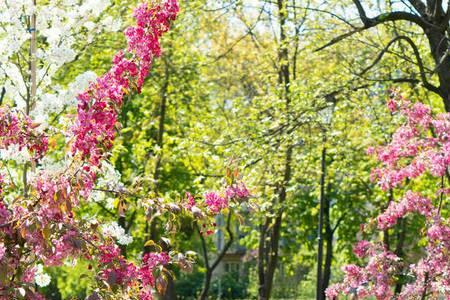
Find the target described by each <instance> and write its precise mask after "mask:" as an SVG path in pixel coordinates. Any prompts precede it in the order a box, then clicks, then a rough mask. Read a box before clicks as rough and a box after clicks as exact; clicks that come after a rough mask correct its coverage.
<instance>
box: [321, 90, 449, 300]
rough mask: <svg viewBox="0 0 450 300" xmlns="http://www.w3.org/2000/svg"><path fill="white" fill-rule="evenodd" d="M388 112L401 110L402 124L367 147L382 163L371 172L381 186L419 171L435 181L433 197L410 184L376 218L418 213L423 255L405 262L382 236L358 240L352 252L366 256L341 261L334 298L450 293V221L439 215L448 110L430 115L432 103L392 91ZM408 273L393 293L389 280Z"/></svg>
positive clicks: (382, 222) (382, 223) (390, 221)
mask: <svg viewBox="0 0 450 300" xmlns="http://www.w3.org/2000/svg"><path fill="white" fill-rule="evenodd" d="M388 108H389V109H390V111H391V112H392V113H399V115H400V116H401V118H402V120H403V124H402V125H401V126H400V127H399V128H398V129H397V130H396V131H395V133H394V134H393V136H392V141H391V142H390V143H389V144H387V145H385V146H380V147H377V148H371V149H369V151H368V152H369V153H371V154H376V156H377V159H378V160H379V162H380V164H381V167H379V168H377V169H375V170H374V171H373V173H372V179H373V180H375V181H376V182H377V183H378V184H379V185H380V186H381V187H382V188H383V189H385V190H386V189H392V188H394V187H399V186H401V185H402V184H403V183H404V182H405V179H409V180H414V179H416V178H418V177H420V176H421V175H423V174H426V173H427V174H428V175H429V176H430V177H432V178H433V177H434V178H435V179H436V180H437V182H438V183H439V184H438V186H439V188H438V189H437V191H436V195H437V201H435V202H433V201H431V199H429V198H427V197H425V196H423V195H422V194H421V193H419V192H413V191H411V190H408V191H406V192H405V194H404V196H403V197H402V198H401V199H400V200H399V201H398V202H394V201H393V202H391V203H390V204H389V206H388V207H387V209H386V210H385V211H384V212H382V213H381V214H380V215H379V216H378V218H377V221H378V229H379V230H388V229H389V228H391V227H393V226H394V225H395V224H396V223H397V221H398V220H399V219H401V218H404V217H406V215H407V214H413V213H414V214H418V215H421V216H423V217H424V219H425V223H424V224H425V228H423V230H421V231H420V232H423V233H424V236H423V238H424V239H423V240H425V241H426V245H425V246H424V247H423V251H422V253H423V255H421V257H419V258H416V261H414V262H413V263H411V264H409V265H405V264H404V263H403V261H402V258H401V257H397V256H396V255H395V254H393V253H391V252H389V251H388V250H387V249H386V245H384V244H382V243H380V242H373V243H371V242H368V241H365V240H363V241H360V242H358V243H357V244H356V245H355V247H354V253H355V254H356V256H358V257H360V258H364V259H367V261H368V262H367V264H366V265H365V266H361V267H359V266H356V265H349V266H345V267H344V273H345V277H344V280H343V281H342V282H341V283H338V284H335V285H333V286H331V287H329V288H328V289H327V291H326V295H327V297H328V298H329V299H337V297H338V295H339V294H340V293H342V294H346V295H356V296H357V298H358V299H360V298H370V297H375V298H376V299H378V300H388V299H399V300H406V299H425V298H427V297H430V298H431V299H450V280H449V276H448V274H450V253H449V251H448V249H449V247H450V224H449V223H448V220H447V219H446V218H444V217H443V216H442V215H441V207H442V205H443V202H444V201H445V197H446V195H447V194H448V192H449V190H448V188H446V187H445V186H444V183H445V181H444V176H446V175H447V170H448V167H449V164H450V140H449V133H450V113H440V114H438V115H436V116H434V115H433V114H432V112H431V108H430V107H428V106H426V105H424V104H422V103H420V102H417V103H411V102H410V101H408V100H407V99H404V98H403V97H401V96H399V95H397V94H394V98H393V99H390V100H389V102H388ZM402 274H403V275H405V274H406V275H407V276H408V277H409V280H408V283H406V284H404V286H403V288H402V290H401V291H398V290H397V294H396V295H394V294H393V291H394V289H393V285H395V284H396V283H397V282H398V278H399V275H402Z"/></svg>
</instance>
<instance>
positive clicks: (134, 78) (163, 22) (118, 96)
mask: <svg viewBox="0 0 450 300" xmlns="http://www.w3.org/2000/svg"><path fill="white" fill-rule="evenodd" d="M177 12H178V5H177V2H176V1H174V0H168V1H166V2H164V3H163V4H160V5H156V6H155V7H149V5H148V4H147V3H144V4H142V5H140V6H139V7H138V8H137V9H136V10H135V11H134V17H135V18H136V23H137V25H136V26H131V27H128V28H127V29H126V30H125V36H126V38H127V41H128V48H127V50H126V51H120V52H119V53H117V54H116V55H115V56H114V59H113V66H112V67H111V70H110V71H108V72H107V73H106V74H104V75H103V76H101V77H99V78H97V80H95V81H94V82H92V83H91V84H90V86H89V88H88V89H87V90H86V91H84V92H83V93H81V94H79V95H78V97H77V98H78V114H77V121H76V123H75V125H74V126H73V128H72V132H73V134H74V136H75V141H74V143H73V146H72V150H73V153H74V154H76V153H80V154H81V156H82V159H89V163H90V164H92V165H93V166H98V165H99V164H100V159H101V157H102V155H103V154H104V153H105V150H108V149H110V148H111V147H112V142H113V140H114V137H115V134H116V128H117V116H118V111H119V109H120V107H121V106H122V103H123V98H124V96H125V95H127V94H128V93H130V92H131V90H133V89H136V90H137V92H140V91H141V88H142V85H143V83H144V79H145V78H146V77H147V75H148V72H149V70H150V67H151V64H152V61H153V58H154V57H158V56H159V55H160V53H161V51H160V45H159V39H160V37H161V36H162V34H163V33H165V32H166V31H167V30H169V25H170V22H171V21H172V20H174V19H175V17H176V14H177Z"/></svg>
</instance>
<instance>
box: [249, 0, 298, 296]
mask: <svg viewBox="0 0 450 300" xmlns="http://www.w3.org/2000/svg"><path fill="white" fill-rule="evenodd" d="M277 8H278V18H279V29H280V41H279V43H280V47H279V50H278V64H279V66H278V84H279V85H280V87H282V88H283V94H284V95H283V98H284V102H285V114H286V116H287V123H288V124H289V123H290V70H289V51H288V45H287V35H286V28H285V27H286V23H287V19H288V13H287V4H286V1H285V0H277ZM285 151H286V152H285V153H284V163H283V166H284V170H283V177H282V178H283V179H282V182H279V183H278V184H277V194H278V204H279V206H280V207H281V208H280V209H278V210H277V211H276V212H275V217H274V218H271V217H267V218H266V220H265V221H264V225H262V226H261V228H260V240H259V249H258V253H259V255H258V281H259V282H258V283H259V289H258V299H260V300H268V299H269V298H270V295H271V293H272V288H273V280H274V276H275V271H276V268H277V265H278V258H279V243H280V236H281V227H282V222H283V209H282V207H283V204H284V203H285V201H286V196H287V191H286V189H287V186H288V184H289V181H290V180H291V176H292V174H291V173H292V172H291V165H292V152H293V147H292V145H287V146H286V150H285ZM267 238H269V240H268V241H267Z"/></svg>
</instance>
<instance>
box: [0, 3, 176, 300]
mask: <svg viewBox="0 0 450 300" xmlns="http://www.w3.org/2000/svg"><path fill="white" fill-rule="evenodd" d="M177 12H178V4H177V1H176V0H165V1H164V2H163V3H161V4H154V2H152V5H150V4H148V3H144V4H141V5H140V6H139V7H138V8H137V9H136V10H135V11H134V17H135V19H136V23H137V25H136V26H135V27H130V28H128V29H127V30H126V31H125V35H126V37H127V41H128V47H127V49H126V50H125V51H121V52H119V53H118V54H117V55H115V57H114V59H113V66H112V67H111V69H110V71H108V72H107V73H106V74H105V75H103V76H101V77H99V78H97V80H96V81H95V82H92V83H91V84H90V86H89V88H88V89H87V90H86V91H85V92H83V93H80V94H79V95H78V97H77V98H78V101H79V104H78V114H77V120H76V122H75V125H74V126H73V128H72V130H71V132H72V134H73V144H72V153H73V154H74V161H73V163H72V164H71V165H70V167H68V168H67V169H66V170H61V171H60V172H58V173H49V172H46V171H43V172H41V173H39V174H38V175H37V176H35V177H34V179H32V180H31V182H30V183H29V186H27V188H29V191H28V193H27V195H26V197H23V199H21V200H20V201H14V202H12V203H6V202H5V201H4V199H3V196H2V195H0V240H1V241H2V242H1V243H0V269H1V270H2V276H1V278H0V297H6V298H7V299H18V298H26V299H43V297H42V296H41V295H39V294H38V293H36V291H35V288H34V284H33V277H34V276H35V272H36V268H35V265H36V264H37V263H42V264H44V265H45V266H57V265H61V264H62V263H63V261H64V260H65V259H67V258H69V257H83V258H86V259H88V260H92V261H94V262H95V261H98V262H99V266H98V269H99V270H98V279H99V280H100V281H101V282H105V283H106V284H105V286H104V287H108V286H109V287H111V286H115V287H119V288H120V289H119V290H122V291H124V292H125V293H128V291H130V290H134V289H137V293H138V294H139V298H140V299H152V294H151V291H152V289H153V288H154V284H155V280H154V277H152V276H153V274H154V271H155V269H156V268H157V267H159V266H164V265H166V264H167V263H169V260H171V258H170V257H169V256H168V255H167V254H166V253H150V254H147V255H146V256H144V258H143V261H142V264H140V265H137V264H134V263H131V262H128V261H126V260H125V258H124V257H123V256H121V255H120V250H119V248H117V246H115V245H114V244H112V240H111V239H107V238H106V239H105V238H104V237H102V236H101V234H100V233H99V232H98V230H97V225H93V224H89V223H88V222H86V221H83V220H80V219H78V218H76V216H75V214H74V207H76V206H77V205H78V203H79V201H80V199H82V198H83V197H84V198H87V197H89V194H90V192H91V190H92V188H93V186H94V184H95V180H96V177H97V172H98V171H99V169H100V162H101V160H102V159H104V158H105V157H106V155H107V152H108V150H109V149H110V148H111V147H112V143H113V140H114V137H115V134H116V129H117V128H118V127H120V124H118V122H117V116H118V113H119V112H120V108H121V106H122V103H123V101H124V97H125V96H126V95H127V94H129V93H131V92H132V91H137V92H140V91H141V88H142V85H143V83H144V80H145V78H146V77H147V75H148V73H149V71H150V68H151V64H152V61H153V58H154V57H158V56H159V55H160V52H161V51H160V44H159V39H160V37H161V35H162V34H163V33H165V32H166V31H167V30H169V27H170V23H171V21H173V20H174V19H175V17H176V15H177ZM12 145H17V146H18V147H19V149H22V148H27V149H28V151H29V152H30V154H31V155H32V159H33V160H38V159H40V158H42V157H43V156H44V154H45V153H46V151H47V148H48V139H47V137H46V136H45V135H44V134H43V133H40V132H39V131H38V130H37V129H36V126H35V125H34V124H33V123H32V121H31V119H30V118H29V117H28V116H25V115H24V114H21V113H15V112H12V111H11V110H10V109H8V108H1V109H0V149H7V148H9V147H10V146H12ZM1 179H2V180H1V182H0V189H1V190H3V177H1ZM115 290H116V289H115ZM119 297H120V296H119Z"/></svg>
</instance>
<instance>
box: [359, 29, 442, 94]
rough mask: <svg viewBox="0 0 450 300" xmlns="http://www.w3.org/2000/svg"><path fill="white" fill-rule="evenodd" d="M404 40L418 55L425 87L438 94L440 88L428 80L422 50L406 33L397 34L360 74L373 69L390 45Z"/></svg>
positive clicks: (418, 63)
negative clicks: (421, 55)
mask: <svg viewBox="0 0 450 300" xmlns="http://www.w3.org/2000/svg"><path fill="white" fill-rule="evenodd" d="M401 40H404V41H406V42H407V43H408V44H409V45H410V46H411V48H412V49H413V51H414V56H415V57H416V60H417V65H418V66H419V72H420V78H421V80H422V83H423V85H424V87H425V88H426V89H428V90H430V91H432V92H434V93H436V94H439V88H438V87H436V86H434V85H432V84H431V83H429V82H428V80H427V77H426V74H425V69H424V66H423V61H422V58H421V57H420V52H419V49H418V48H417V46H416V44H415V43H414V42H413V40H412V39H411V38H409V37H407V36H404V35H400V36H397V37H395V38H393V39H392V40H391V41H390V42H389V43H388V44H387V45H386V47H384V49H383V50H382V51H381V52H380V53H379V54H378V56H377V57H376V58H375V60H374V61H373V63H372V64H370V65H369V66H368V67H366V68H365V69H364V70H362V71H361V72H360V73H359V76H361V75H363V74H364V73H366V72H367V71H369V70H370V69H372V68H373V67H374V66H375V65H376V64H377V63H378V62H379V61H380V60H381V59H382V58H383V55H384V54H385V53H386V52H387V51H388V50H389V47H391V46H392V45H393V44H394V43H396V42H398V41H401Z"/></svg>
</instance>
